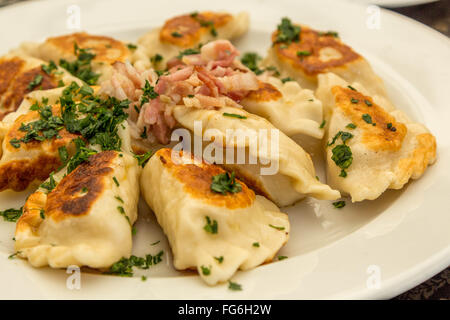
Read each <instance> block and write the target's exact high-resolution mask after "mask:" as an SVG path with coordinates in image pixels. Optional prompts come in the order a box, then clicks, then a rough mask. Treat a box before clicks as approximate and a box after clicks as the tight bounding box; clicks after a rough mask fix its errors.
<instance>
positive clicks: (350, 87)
mask: <svg viewBox="0 0 450 320" xmlns="http://www.w3.org/2000/svg"><path fill="white" fill-rule="evenodd" d="M347 88H349V89H350V90H353V91H356V89H355V88H353V87H352V86H351V85H348V86H347Z"/></svg>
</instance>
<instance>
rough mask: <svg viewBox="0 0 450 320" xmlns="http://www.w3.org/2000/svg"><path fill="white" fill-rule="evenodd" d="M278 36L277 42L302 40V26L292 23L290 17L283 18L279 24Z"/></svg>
mask: <svg viewBox="0 0 450 320" xmlns="http://www.w3.org/2000/svg"><path fill="white" fill-rule="evenodd" d="M277 30H278V32H277V37H276V39H275V43H288V44H290V43H291V42H298V41H299V40H300V32H301V28H300V26H297V25H294V24H292V22H291V20H290V19H289V18H283V19H281V23H280V24H279V25H278V26H277Z"/></svg>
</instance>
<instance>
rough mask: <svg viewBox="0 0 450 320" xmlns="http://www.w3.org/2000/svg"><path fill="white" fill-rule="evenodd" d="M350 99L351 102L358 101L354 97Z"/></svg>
mask: <svg viewBox="0 0 450 320" xmlns="http://www.w3.org/2000/svg"><path fill="white" fill-rule="evenodd" d="M350 101H351V103H358V102H359V100H358V99H355V98H351V99H350Z"/></svg>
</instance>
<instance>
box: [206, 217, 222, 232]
mask: <svg viewBox="0 0 450 320" xmlns="http://www.w3.org/2000/svg"><path fill="white" fill-rule="evenodd" d="M205 219H206V225H205V226H204V227H203V229H204V230H205V231H206V232H209V233H211V234H216V233H218V232H219V224H218V223H217V220H213V221H211V218H210V217H209V216H206V217H205Z"/></svg>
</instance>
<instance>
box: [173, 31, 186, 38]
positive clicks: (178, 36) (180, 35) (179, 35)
mask: <svg viewBox="0 0 450 320" xmlns="http://www.w3.org/2000/svg"><path fill="white" fill-rule="evenodd" d="M171 35H172V37H174V38H181V37H182V36H183V35H182V34H181V33H179V32H177V31H174V32H172V33H171Z"/></svg>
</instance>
